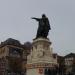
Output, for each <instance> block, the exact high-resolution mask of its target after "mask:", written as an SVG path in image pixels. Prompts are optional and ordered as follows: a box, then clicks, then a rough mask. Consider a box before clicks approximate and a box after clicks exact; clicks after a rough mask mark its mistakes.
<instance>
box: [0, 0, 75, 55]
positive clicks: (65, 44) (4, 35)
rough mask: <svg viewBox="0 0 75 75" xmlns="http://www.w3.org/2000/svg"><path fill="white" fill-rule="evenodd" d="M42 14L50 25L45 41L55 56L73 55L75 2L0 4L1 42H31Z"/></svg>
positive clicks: (6, 0) (3, 0) (7, 0)
mask: <svg viewBox="0 0 75 75" xmlns="http://www.w3.org/2000/svg"><path fill="white" fill-rule="evenodd" d="M43 13H45V14H46V16H47V17H48V19H49V21H50V25H51V30H50V32H49V35H48V38H49V39H50V41H51V42H52V45H51V47H52V48H53V52H54V53H58V54H59V55H66V54H68V53H71V52H72V53H75V0H0V42H2V41H5V40H6V39H8V38H13V39H16V40H19V41H20V42H21V43H22V44H23V43H24V42H27V41H29V42H32V41H33V39H34V38H35V36H36V33H37V28H38V23H37V22H36V21H35V20H32V19H31V17H38V18H41V15H42V14H43Z"/></svg>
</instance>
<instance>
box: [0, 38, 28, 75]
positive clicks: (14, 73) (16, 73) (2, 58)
mask: <svg viewBox="0 0 75 75" xmlns="http://www.w3.org/2000/svg"><path fill="white" fill-rule="evenodd" d="M24 48H25V47H24V46H22V45H21V44H20V42H19V41H18V40H14V39H11V38H9V39H7V40H6V41H4V42H2V43H1V45H0V75H23V73H24V74H25V70H26V69H25V68H24V67H23V64H24V63H26V62H27V60H26V56H27V52H26V50H25V49H24Z"/></svg>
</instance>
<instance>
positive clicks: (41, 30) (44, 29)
mask: <svg viewBox="0 0 75 75" xmlns="http://www.w3.org/2000/svg"><path fill="white" fill-rule="evenodd" d="M32 19H35V20H36V21H38V22H39V26H38V30H37V35H36V38H39V37H43V38H47V36H48V32H49V30H51V28H50V24H49V20H48V18H47V17H46V15H45V14H43V15H42V18H35V17H33V18H32Z"/></svg>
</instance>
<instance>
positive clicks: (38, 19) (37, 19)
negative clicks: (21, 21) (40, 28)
mask: <svg viewBox="0 0 75 75" xmlns="http://www.w3.org/2000/svg"><path fill="white" fill-rule="evenodd" d="M31 19H35V20H36V21H40V18H35V17H32V18H31Z"/></svg>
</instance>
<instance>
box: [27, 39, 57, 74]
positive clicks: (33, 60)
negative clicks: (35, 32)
mask: <svg viewBox="0 0 75 75" xmlns="http://www.w3.org/2000/svg"><path fill="white" fill-rule="evenodd" d="M50 46H51V42H50V40H49V39H44V38H38V39H34V40H33V47H32V50H31V54H30V55H29V56H28V57H27V65H26V67H27V75H35V74H36V75H44V73H45V70H49V71H50V69H54V67H55V65H57V61H56V60H54V59H53V56H52V54H53V53H52V49H51V47H50Z"/></svg>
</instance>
